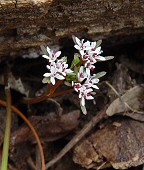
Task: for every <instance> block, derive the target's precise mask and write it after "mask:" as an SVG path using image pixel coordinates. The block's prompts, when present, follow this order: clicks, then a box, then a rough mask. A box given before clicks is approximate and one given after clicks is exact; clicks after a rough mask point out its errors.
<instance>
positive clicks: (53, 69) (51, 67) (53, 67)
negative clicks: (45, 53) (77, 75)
mask: <svg viewBox="0 0 144 170" xmlns="http://www.w3.org/2000/svg"><path fill="white" fill-rule="evenodd" d="M47 68H48V69H49V70H50V73H45V74H44V75H43V76H44V77H49V78H50V82H51V83H52V84H53V85H55V78H56V79H59V80H64V79H65V77H64V76H63V75H61V72H59V70H58V69H57V67H56V63H55V62H52V63H51V65H47Z"/></svg>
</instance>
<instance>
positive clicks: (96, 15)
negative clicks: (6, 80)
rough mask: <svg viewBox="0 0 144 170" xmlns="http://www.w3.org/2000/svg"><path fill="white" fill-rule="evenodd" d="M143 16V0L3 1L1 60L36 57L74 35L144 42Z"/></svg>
mask: <svg viewBox="0 0 144 170" xmlns="http://www.w3.org/2000/svg"><path fill="white" fill-rule="evenodd" d="M143 14H144V1H143V0H132V1H129V0H124V1H123V0H116V1H113V0H109V1H107V0H79V1H77V0H61V1H59V0H0V42H1V45H0V57H2V56H8V55H9V56H18V55H26V54H29V55H31V56H33V57H36V56H38V55H39V51H40V48H39V46H40V45H42V44H49V45H54V44H55V45H61V43H60V42H61V41H63V40H64V41H63V45H66V44H68V43H70V42H69V41H68V38H71V35H73V34H74V35H77V36H79V37H87V38H91V39H93V40H96V39H101V38H102V39H106V40H107V41H106V44H109V43H110V42H113V43H123V42H126V41H131V40H132V41H134V40H136V39H144V36H142V35H144V15H143ZM132 35H133V36H132ZM130 37H131V38H130Z"/></svg>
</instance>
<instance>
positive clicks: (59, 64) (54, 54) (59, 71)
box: [42, 47, 73, 85]
mask: <svg viewBox="0 0 144 170" xmlns="http://www.w3.org/2000/svg"><path fill="white" fill-rule="evenodd" d="M47 53H48V55H43V56H42V57H44V58H46V59H47V60H49V63H50V64H49V65H47V66H46V67H47V69H48V70H49V71H50V72H49V73H45V74H44V75H43V76H44V77H45V78H44V79H43V83H50V82H51V83H52V84H53V85H55V78H56V79H59V80H64V79H65V76H66V75H67V74H69V73H72V72H73V71H72V70H71V69H67V68H68V64H66V62H67V58H66V57H63V58H61V59H59V60H58V59H57V58H58V57H59V56H60V55H61V51H55V50H50V48H49V47H47Z"/></svg>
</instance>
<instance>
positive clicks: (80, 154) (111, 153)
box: [73, 117, 144, 169]
mask: <svg viewBox="0 0 144 170" xmlns="http://www.w3.org/2000/svg"><path fill="white" fill-rule="evenodd" d="M111 120H112V121H111V122H110V121H108V122H107V124H106V125H105V126H104V127H103V128H102V129H99V130H97V131H96V132H95V133H93V134H92V135H91V136H90V137H88V138H87V139H84V140H83V141H82V142H80V143H79V145H78V146H76V148H75V149H74V156H73V160H74V162H75V163H78V164H80V165H81V166H83V167H85V168H87V169H89V168H94V169H103V168H106V167H109V166H112V167H113V168H115V169H127V168H130V167H132V166H138V165H141V164H143V163H144V123H142V122H139V121H135V120H133V119H130V118H124V117H121V118H120V117H117V118H113V119H111ZM114 122H117V123H119V124H121V126H115V125H114Z"/></svg>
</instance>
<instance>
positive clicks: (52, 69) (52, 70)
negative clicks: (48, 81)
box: [50, 66, 56, 74]
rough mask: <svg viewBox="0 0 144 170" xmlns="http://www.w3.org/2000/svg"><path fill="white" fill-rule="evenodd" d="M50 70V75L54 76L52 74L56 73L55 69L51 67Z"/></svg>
mask: <svg viewBox="0 0 144 170" xmlns="http://www.w3.org/2000/svg"><path fill="white" fill-rule="evenodd" d="M50 70H51V73H52V74H54V73H55V72H56V68H55V67H53V66H52V67H51V69H50Z"/></svg>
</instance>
